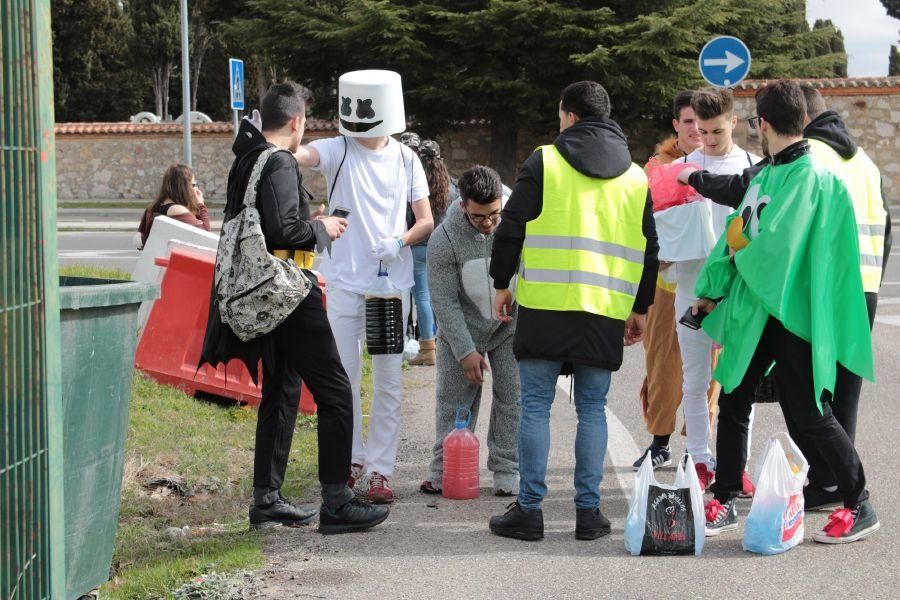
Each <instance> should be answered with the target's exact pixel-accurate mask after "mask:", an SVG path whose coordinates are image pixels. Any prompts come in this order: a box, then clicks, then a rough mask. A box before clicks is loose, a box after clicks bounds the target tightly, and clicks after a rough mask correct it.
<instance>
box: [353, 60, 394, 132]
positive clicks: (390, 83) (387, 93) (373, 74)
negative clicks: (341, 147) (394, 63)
mask: <svg viewBox="0 0 900 600" xmlns="http://www.w3.org/2000/svg"><path fill="white" fill-rule="evenodd" d="M338 102H339V105H338V121H339V123H340V126H339V129H340V132H341V133H342V134H344V135H346V136H350V137H382V136H386V135H392V134H395V133H400V132H402V131H404V130H406V111H405V110H404V108H403V86H402V84H401V82H400V74H399V73H395V72H394V71H383V70H379V69H369V70H365V71H350V72H349V73H344V74H343V75H341V77H340V79H339V80H338Z"/></svg>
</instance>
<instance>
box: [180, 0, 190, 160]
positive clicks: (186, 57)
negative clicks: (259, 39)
mask: <svg viewBox="0 0 900 600" xmlns="http://www.w3.org/2000/svg"><path fill="white" fill-rule="evenodd" d="M181 127H182V129H183V131H184V164H186V165H187V166H189V167H191V166H193V165H192V164H191V162H192V161H191V61H190V50H189V46H188V9H187V0H181Z"/></svg>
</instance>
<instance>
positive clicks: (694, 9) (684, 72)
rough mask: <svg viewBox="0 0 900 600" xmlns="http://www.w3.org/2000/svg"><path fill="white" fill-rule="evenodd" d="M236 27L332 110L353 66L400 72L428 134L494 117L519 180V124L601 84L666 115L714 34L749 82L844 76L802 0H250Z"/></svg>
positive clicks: (616, 105)
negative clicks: (739, 53) (744, 51)
mask: <svg viewBox="0 0 900 600" xmlns="http://www.w3.org/2000/svg"><path fill="white" fill-rule="evenodd" d="M247 4H248V6H249V8H250V9H251V10H250V12H249V14H247V15H243V16H241V17H239V18H236V19H234V20H233V21H232V22H231V24H230V25H229V27H227V28H226V30H227V31H228V32H229V33H231V34H232V35H234V36H235V38H236V39H237V40H239V42H240V43H241V44H242V45H244V46H245V47H247V48H248V49H250V50H252V51H253V52H254V53H255V55H256V56H257V57H259V58H260V59H261V62H262V63H263V64H268V65H271V66H273V67H275V68H277V69H280V70H281V72H283V73H284V74H285V75H287V76H290V77H293V78H295V79H297V80H299V81H301V82H303V83H304V84H306V85H309V86H310V87H311V88H313V89H314V91H315V92H316V95H317V97H318V98H319V102H318V104H317V107H316V111H317V114H319V115H320V116H324V117H331V116H333V115H334V111H335V108H336V106H337V103H336V92H337V90H336V87H337V85H336V83H337V78H338V76H339V75H340V74H341V73H343V72H346V71H350V70H354V69H362V68H373V67H377V68H387V69H393V70H396V71H398V72H399V73H401V75H402V76H403V84H404V91H405V98H406V108H407V114H408V116H410V117H412V118H413V120H414V121H415V126H416V127H417V128H421V129H422V130H423V132H424V133H431V134H433V133H437V132H440V131H444V130H447V129H449V128H451V127H453V126H454V123H455V122H458V121H459V120H464V119H472V118H487V119H489V120H490V124H491V133H492V135H491V150H490V156H491V159H490V162H491V165H492V166H493V167H494V168H496V169H497V170H498V171H499V172H500V174H501V176H503V178H504V179H512V178H513V177H514V175H515V169H516V164H515V149H516V147H517V141H518V138H519V133H520V131H522V130H534V131H538V132H547V131H552V130H553V129H554V128H555V127H556V123H555V115H556V105H557V103H558V99H559V92H560V90H561V89H562V88H563V87H564V86H565V85H566V84H567V83H570V82H572V81H577V80H579V79H586V78H592V79H596V80H598V81H600V82H602V83H603V84H604V86H606V87H607V89H608V90H609V92H610V96H611V98H612V102H613V116H614V118H615V119H616V120H617V121H619V122H620V123H622V124H623V126H625V127H626V128H634V127H635V126H636V125H637V124H639V123H642V122H645V121H647V120H654V121H656V122H658V123H660V124H662V123H664V122H665V121H667V120H668V119H669V118H670V116H669V114H668V113H669V103H670V99H671V98H672V97H673V96H674V94H675V93H676V92H677V91H679V90H681V89H686V88H693V87H697V86H699V85H702V81H701V79H700V77H699V73H698V70H697V55H698V53H699V51H700V48H701V47H702V45H703V44H704V43H705V42H706V41H708V40H709V39H710V38H712V37H713V36H715V35H721V34H731V35H736V36H738V37H740V38H742V39H744V40H745V41H746V42H747V43H748V45H749V46H750V48H751V51H752V53H753V64H752V69H751V73H750V75H751V76H752V77H763V78H773V77H827V76H833V75H834V74H836V73H840V72H841V71H840V70H841V68H843V69H844V70H845V69H846V61H847V57H846V54H845V53H844V52H843V48H842V40H841V39H839V37H838V36H839V34H838V33H837V32H836V30H835V29H834V28H833V26H831V25H829V24H827V23H822V24H820V26H819V27H817V28H816V29H811V28H810V27H809V24H808V23H807V21H806V3H805V0H755V1H754V2H752V3H749V2H748V3H734V2H731V1H729V0H612V1H609V0H606V1H603V0H564V1H556V2H553V1H549V0H430V1H429V2H428V3H421V2H418V1H413V0H396V1H393V2H388V1H386V0H248V2H247Z"/></svg>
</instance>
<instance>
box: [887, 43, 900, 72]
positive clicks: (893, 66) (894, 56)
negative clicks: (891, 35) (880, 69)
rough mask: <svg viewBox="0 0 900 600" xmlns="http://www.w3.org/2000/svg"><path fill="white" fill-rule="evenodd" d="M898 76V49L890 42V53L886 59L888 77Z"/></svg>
mask: <svg viewBox="0 0 900 600" xmlns="http://www.w3.org/2000/svg"><path fill="white" fill-rule="evenodd" d="M897 76H900V50H898V49H897V46H896V45H894V44H891V55H890V58H889V59H888V77H897Z"/></svg>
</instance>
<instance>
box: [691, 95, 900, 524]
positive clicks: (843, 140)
mask: <svg viewBox="0 0 900 600" xmlns="http://www.w3.org/2000/svg"><path fill="white" fill-rule="evenodd" d="M800 89H801V90H802V91H803V95H804V99H805V102H806V118H805V121H804V129H803V137H804V138H805V139H806V140H807V141H808V142H809V144H810V149H811V150H812V155H813V157H814V158H815V159H817V160H819V161H820V162H822V163H824V164H825V165H827V166H828V167H829V168H830V169H831V170H832V171H833V172H834V173H836V174H837V175H838V177H840V178H841V180H842V181H843V182H844V185H845V186H847V191H848V192H849V193H850V198H851V199H852V200H853V210H854V214H855V216H856V221H857V226H858V227H859V253H860V272H861V274H862V281H863V291H864V292H865V295H866V307H867V309H868V312H869V325H870V326H872V325H873V324H874V323H875V311H876V308H877V306H878V291H879V289H880V287H881V280H882V278H883V277H884V269H885V267H886V266H887V260H888V257H889V256H890V253H891V243H892V235H891V215H890V211H889V210H888V203H887V199H886V198H885V197H884V195H883V193H882V184H881V173H880V172H879V170H878V167H877V166H876V165H875V163H873V162H872V160H871V159H870V158H869V156H868V155H867V154H866V153H865V151H864V150H863V149H862V148H860V147H859V146H858V145H857V144H856V142H855V141H854V139H853V137H852V136H851V135H850V132H849V131H848V130H847V125H846V124H845V123H844V121H843V119H841V117H840V115H838V114H837V113H836V112H834V111H830V110H827V107H826V105H825V99H824V98H823V97H822V94H820V93H819V91H818V90H817V89H816V88H814V87H813V86H812V85H809V84H801V85H800ZM763 150H764V151H765V150H766V149H765V148H764V149H763ZM766 153H767V152H766ZM767 154H768V153H767ZM765 164H768V159H766V160H764V161H762V162H761V163H759V164H757V165H754V166H753V167H750V168H748V169H745V170H744V173H743V174H742V175H714V174H710V173H708V172H706V171H692V172H688V171H689V170H687V169H686V170H685V171H682V173H681V175H680V177H683V178H684V179H683V183H688V184H690V185H691V186H692V187H694V188H695V189H697V191H699V192H700V193H701V194H703V195H704V196H706V197H708V198H711V199H712V200H713V201H714V202H718V203H720V204H724V205H727V206H731V207H732V208H736V207H737V206H738V205H739V204H740V203H741V200H742V199H743V196H744V192H745V191H746V190H747V187H748V186H749V184H750V181H751V180H752V179H753V177H754V176H755V175H756V174H757V173H758V172H759V171H760V169H762V167H763V166H765ZM861 389H862V378H861V377H859V376H858V375H855V374H853V373H851V372H849V371H847V370H846V369H845V368H843V367H842V366H841V365H838V374H837V380H836V382H835V390H834V399H833V402H832V412H833V413H834V416H835V418H836V419H837V421H838V423H840V424H841V426H842V427H843V428H844V430H845V431H846V432H847V435H848V436H849V437H850V439H851V440H855V437H856V422H857V412H858V407H859V395H860V391H861ZM806 458H807V459H808V460H809V464H810V469H809V476H808V478H809V482H810V483H809V485H807V486H806V487H805V488H804V490H803V495H804V501H805V507H806V509H807V510H816V509H827V508H832V507H834V506H837V505H838V504H839V503H840V497H839V495H838V492H837V488H836V486H835V482H834V476H833V475H832V473H831V469H830V468H829V467H828V465H827V463H825V462H824V461H823V460H822V458H821V457H820V456H818V455H816V454H815V453H813V455H811V456H807V457H806Z"/></svg>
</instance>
